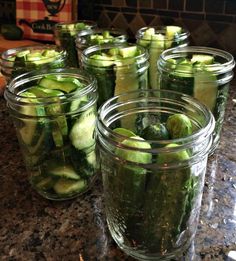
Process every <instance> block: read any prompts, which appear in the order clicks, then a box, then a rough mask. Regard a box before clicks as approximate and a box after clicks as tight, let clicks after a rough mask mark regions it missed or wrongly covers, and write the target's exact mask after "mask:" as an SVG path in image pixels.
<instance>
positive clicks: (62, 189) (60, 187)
mask: <svg viewBox="0 0 236 261" xmlns="http://www.w3.org/2000/svg"><path fill="white" fill-rule="evenodd" d="M87 187H88V184H87V181H86V180H84V179H81V180H78V181H74V180H69V179H59V180H58V181H57V182H56V184H55V185H54V187H53V188H54V190H55V192H56V193H57V194H59V195H69V194H73V193H75V192H76V193H79V192H82V191H85V190H86V189H87Z"/></svg>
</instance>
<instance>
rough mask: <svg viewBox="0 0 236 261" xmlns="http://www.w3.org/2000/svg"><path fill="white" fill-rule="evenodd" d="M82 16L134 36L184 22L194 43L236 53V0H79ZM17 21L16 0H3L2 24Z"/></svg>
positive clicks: (0, 21)
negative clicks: (149, 27) (152, 27)
mask: <svg viewBox="0 0 236 261" xmlns="http://www.w3.org/2000/svg"><path fill="white" fill-rule="evenodd" d="M78 17H79V19H93V20H96V21H98V24H99V25H100V26H103V27H109V26H112V27H121V28H124V29H126V30H127V31H128V33H129V35H130V37H131V38H134V35H135V32H136V31H137V30H138V29H139V28H140V27H143V26H147V25H167V24H176V25H181V26H185V27H186V28H187V29H188V30H189V31H190V33H191V44H193V45H207V46H212V47H216V48H220V49H225V50H227V51H229V52H231V53H232V54H234V55H236V0H78ZM14 21H15V0H0V24H1V23H6V22H14Z"/></svg>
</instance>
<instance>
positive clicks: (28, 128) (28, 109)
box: [19, 91, 45, 145]
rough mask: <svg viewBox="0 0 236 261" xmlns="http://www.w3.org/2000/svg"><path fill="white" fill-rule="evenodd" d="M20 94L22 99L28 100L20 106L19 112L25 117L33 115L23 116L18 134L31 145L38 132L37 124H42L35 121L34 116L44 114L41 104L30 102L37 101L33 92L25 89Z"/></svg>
mask: <svg viewBox="0 0 236 261" xmlns="http://www.w3.org/2000/svg"><path fill="white" fill-rule="evenodd" d="M21 96H22V101H24V102H28V104H27V105H25V106H22V107H21V110H20V113H22V114H23V115H25V116H26V117H27V116H33V117H32V118H25V119H24V120H23V122H24V125H23V127H22V128H20V129H19V134H20V136H21V139H22V141H23V143H24V144H27V145H31V144H32V142H33V140H34V137H35V134H36V133H37V132H38V127H39V125H41V124H42V122H39V121H37V120H36V118H35V117H40V116H45V110H44V108H43V107H42V106H39V105H33V104H31V102H33V103H35V102H37V99H36V95H35V94H33V93H31V92H29V91H25V92H24V93H21Z"/></svg>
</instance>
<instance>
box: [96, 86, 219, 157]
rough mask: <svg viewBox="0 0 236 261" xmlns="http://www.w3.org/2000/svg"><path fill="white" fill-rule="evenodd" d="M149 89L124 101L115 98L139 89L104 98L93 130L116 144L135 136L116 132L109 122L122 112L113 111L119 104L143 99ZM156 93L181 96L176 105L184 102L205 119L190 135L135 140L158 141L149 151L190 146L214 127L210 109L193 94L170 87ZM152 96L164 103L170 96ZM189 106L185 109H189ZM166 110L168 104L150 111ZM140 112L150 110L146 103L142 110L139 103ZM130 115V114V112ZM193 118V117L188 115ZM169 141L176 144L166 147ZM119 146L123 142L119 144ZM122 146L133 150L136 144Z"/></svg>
mask: <svg viewBox="0 0 236 261" xmlns="http://www.w3.org/2000/svg"><path fill="white" fill-rule="evenodd" d="M152 92H153V90H143V91H142V92H141V93H142V94H143V97H136V98H132V99H129V100H128V102H127V103H124V102H119V99H121V100H122V99H123V98H125V99H128V98H127V97H129V96H132V95H134V96H135V95H136V94H138V93H140V91H138V92H137V91H133V92H127V93H124V94H122V95H119V96H115V97H113V98H111V99H110V100H108V101H106V102H105V103H104V104H103V105H102V106H101V107H100V108H99V111H98V123H97V130H98V132H99V133H100V135H101V136H103V137H105V136H106V137H108V140H109V142H111V143H113V144H114V145H115V146H118V147H120V146H121V141H122V140H124V139H128V140H129V139H130V140H134V139H135V137H127V136H124V135H122V134H119V133H116V132H114V131H113V129H112V128H111V127H110V126H111V125H112V123H113V122H115V121H116V120H117V119H122V114H121V113H119V112H118V113H116V112H115V111H116V110H117V111H119V108H121V107H122V106H127V105H129V104H134V103H140V104H141V103H142V102H143V103H145V95H148V94H151V93H152ZM154 92H155V93H156V94H157V93H159V94H161V93H165V94H166V95H168V94H172V95H173V94H176V95H178V96H179V97H181V101H177V102H178V103H179V104H180V106H183V105H184V104H185V105H187V104H188V105H187V106H191V107H192V109H193V110H194V109H195V110H197V111H198V112H199V113H200V112H201V116H202V117H204V119H205V121H204V123H202V125H201V126H200V129H198V130H196V131H194V133H193V134H192V135H189V136H186V137H184V138H179V139H166V140H158V141H156V140H152V139H149V140H147V139H146V140H144V141H142V140H139V142H141V143H142V142H149V143H150V144H153V145H158V146H156V148H155V149H153V148H152V149H151V151H152V152H156V153H159V152H165V151H171V152H175V151H178V150H181V149H182V150H183V147H184V148H185V149H186V148H190V147H191V146H192V143H193V142H195V141H197V142H199V143H201V142H202V141H204V140H205V139H206V138H207V137H209V136H210V135H211V134H212V133H213V130H214V126H215V123H214V117H213V115H212V113H211V112H210V111H209V109H208V108H207V107H206V106H204V105H203V104H201V103H200V102H198V101H197V100H196V99H194V98H193V97H190V96H188V95H185V94H181V93H178V92H174V91H168V90H161V91H156V90H155V91H154ZM154 99H158V100H159V101H160V102H162V101H163V102H164V103H172V102H173V100H172V101H171V100H170V99H169V100H168V99H166V98H165V99H162V98H157V97H154ZM192 109H191V108H190V107H189V111H191V110H192ZM167 110H169V108H168V106H166V107H163V108H161V107H160V109H158V108H155V109H154V110H153V111H155V112H157V113H160V112H166V111H167ZM174 111H176V112H180V111H177V110H173V111H172V112H174ZM138 112H141V113H146V112H147V113H148V112H151V111H150V108H149V107H147V108H146V110H144V108H143V107H140V109H139V111H138ZM112 113H114V115H113V116H112V117H111V116H110V115H112ZM130 115H132V114H130ZM119 117H120V118H119ZM191 119H192V120H193V118H191ZM199 124H200V123H199ZM170 143H175V144H178V145H179V146H178V147H173V148H170V147H166V145H168V144H170ZM122 146H123V145H122ZM124 147H126V148H127V149H130V150H136V149H137V148H133V147H132V146H127V145H124ZM139 150H140V151H142V152H147V151H150V149H139Z"/></svg>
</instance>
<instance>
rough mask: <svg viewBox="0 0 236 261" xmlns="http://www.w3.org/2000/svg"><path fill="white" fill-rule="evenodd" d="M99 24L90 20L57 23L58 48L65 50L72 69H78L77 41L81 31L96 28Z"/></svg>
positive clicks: (56, 41) (56, 40) (55, 33)
mask: <svg viewBox="0 0 236 261" xmlns="http://www.w3.org/2000/svg"><path fill="white" fill-rule="evenodd" d="M96 27H97V23H96V22H94V21H90V20H78V21H71V22H63V23H57V24H56V25H55V27H54V38H55V43H56V45H57V46H60V47H61V48H64V49H65V50H66V51H67V53H68V63H69V65H70V66H71V67H78V66H79V63H78V58H77V51H76V45H75V40H76V36H77V34H78V33H79V32H80V31H81V30H86V29H92V28H96Z"/></svg>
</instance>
